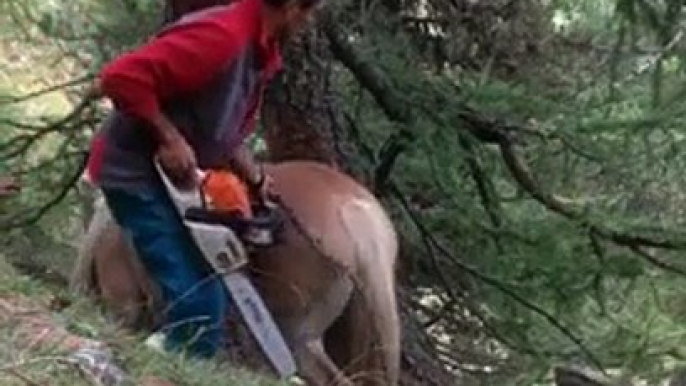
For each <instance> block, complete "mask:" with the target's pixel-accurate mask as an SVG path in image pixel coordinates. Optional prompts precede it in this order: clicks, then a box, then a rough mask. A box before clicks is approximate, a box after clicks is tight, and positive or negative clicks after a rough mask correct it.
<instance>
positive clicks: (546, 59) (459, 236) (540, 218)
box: [0, 0, 686, 385]
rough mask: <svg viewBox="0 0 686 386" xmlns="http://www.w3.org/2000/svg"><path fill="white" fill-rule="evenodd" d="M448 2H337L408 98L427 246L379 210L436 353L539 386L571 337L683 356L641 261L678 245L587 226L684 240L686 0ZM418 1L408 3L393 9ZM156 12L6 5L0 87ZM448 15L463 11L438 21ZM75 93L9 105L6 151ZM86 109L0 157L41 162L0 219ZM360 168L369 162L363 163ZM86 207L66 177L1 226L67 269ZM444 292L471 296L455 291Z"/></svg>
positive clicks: (368, 105) (570, 356)
mask: <svg viewBox="0 0 686 386" xmlns="http://www.w3.org/2000/svg"><path fill="white" fill-rule="evenodd" d="M381 3H383V4H381ZM457 3H459V4H460V6H461V7H462V8H461V9H460V10H457V9H455V8H454V7H452V6H451V5H448V4H445V3H444V2H440V1H438V0H435V1H431V2H430V4H429V5H430V6H428V7H427V8H429V9H428V10H426V14H425V15H420V16H422V17H421V18H420V17H419V16H418V19H422V18H424V19H422V20H419V21H415V22H414V24H412V23H411V22H409V21H407V20H406V18H404V17H400V16H399V15H398V13H397V12H396V11H394V10H393V7H392V5H393V4H395V3H394V2H390V1H388V2H379V3H375V2H369V3H366V2H357V3H355V6H354V7H353V6H350V7H349V8H346V9H343V7H342V6H341V9H340V10H339V13H340V14H339V15H338V17H339V19H340V20H341V21H345V23H342V24H343V26H342V27H341V28H345V29H346V31H348V32H350V33H351V34H352V33H353V32H354V33H355V34H356V36H357V38H356V39H355V42H354V47H355V48H356V50H357V53H358V54H359V55H360V56H362V58H363V59H364V60H366V61H368V62H370V63H371V64H372V65H373V66H374V67H375V68H377V69H379V71H380V73H382V74H383V75H384V76H386V77H387V80H388V84H389V85H390V88H391V89H392V90H393V91H394V92H395V93H396V94H397V96H398V99H400V100H401V102H402V103H405V104H406V106H407V108H408V110H409V109H412V112H411V114H412V120H411V122H410V123H409V124H407V125H406V127H401V128H402V129H404V130H407V131H409V132H411V133H412V134H413V135H414V136H415V137H416V140H415V141H414V142H412V143H411V145H410V149H409V150H408V151H407V152H405V153H404V154H403V156H402V157H401V159H400V161H399V162H398V164H397V165H396V167H395V172H394V175H393V178H394V180H395V181H396V182H397V184H398V185H399V186H400V188H401V190H402V191H403V193H404V196H405V198H406V200H407V201H408V203H409V206H410V208H411V209H412V210H413V212H415V214H417V213H418V215H419V217H420V218H421V220H420V221H421V223H422V225H423V226H424V227H425V228H426V230H428V232H429V233H430V236H431V238H433V239H434V240H433V241H427V235H425V234H422V231H421V230H418V229H417V227H416V226H415V225H414V224H413V221H412V218H411V216H410V215H409V214H408V212H407V210H406V209H404V208H402V206H403V205H400V204H399V203H398V202H397V200H388V204H389V208H390V209H391V211H392V212H393V214H394V218H395V220H396V225H397V228H398V229H399V230H401V233H402V234H403V236H404V241H405V242H406V243H407V250H409V251H412V256H410V257H408V259H412V264H411V266H412V267H413V269H412V272H411V277H412V280H413V281H412V285H414V286H415V287H416V292H417V293H426V292H429V293H431V294H433V295H434V296H436V298H437V299H438V300H437V302H438V303H439V304H443V305H445V304H448V306H446V307H448V310H449V311H452V312H448V313H444V316H443V317H442V318H438V322H436V324H435V325H434V326H433V327H432V330H431V331H443V332H444V333H446V334H449V335H450V336H449V337H448V338H446V339H447V340H448V341H449V343H447V347H448V348H445V347H444V346H441V347H444V351H446V352H449V353H458V354H457V355H448V354H446V355H447V356H450V357H451V358H450V359H449V360H446V361H447V362H450V363H451V364H453V365H455V366H456V367H459V364H462V363H465V362H469V361H470V360H471V358H470V355H471V354H473V353H474V352H479V353H485V354H484V355H487V356H489V357H497V358H498V359H497V360H495V359H494V363H496V366H495V367H496V370H497V371H495V373H496V375H493V376H490V377H489V376H486V375H484V376H483V378H484V379H485V380H484V381H483V382H484V384H489V385H496V384H508V385H512V384H520V385H532V384H541V382H543V381H544V379H545V377H546V376H547V369H548V368H549V366H550V365H551V364H552V363H555V362H557V361H559V360H572V361H585V362H586V363H590V362H591V358H590V357H589V355H588V352H585V351H584V350H583V349H582V348H581V347H580V346H579V344H577V343H578V342H577V343H575V342H574V341H573V339H572V338H573V337H576V338H578V340H580V341H581V343H582V345H583V347H584V348H585V349H586V350H588V351H589V352H591V353H592V354H593V357H595V359H597V360H598V361H600V362H601V363H602V364H603V365H604V366H605V367H615V368H621V369H623V370H624V371H626V372H628V373H631V374H635V375H637V376H641V377H645V378H647V379H649V380H655V379H659V378H660V377H661V376H662V374H663V373H664V372H665V371H667V370H668V369H669V368H670V367H672V366H673V365H674V364H678V363H682V362H683V361H684V353H683V348H682V346H683V343H684V339H685V338H686V336H685V335H684V329H683V327H682V326H683V310H684V307H685V304H684V301H683V299H684V298H685V295H686V293H685V292H686V290H685V289H684V286H683V280H684V279H683V277H682V275H679V274H676V273H674V272H668V271H666V270H665V269H663V268H659V267H656V264H655V262H656V261H657V262H658V265H663V266H664V265H665V264H666V265H669V266H675V267H676V268H677V270H678V269H681V270H684V268H683V267H684V264H683V262H681V261H680V259H681V257H682V256H681V254H682V252H680V251H678V250H677V251H670V250H657V249H649V248H641V249H638V250H636V249H635V248H633V249H632V248H631V246H627V245H619V244H618V243H617V242H615V241H613V240H612V238H611V237H602V235H600V236H599V235H598V234H597V232H596V233H594V232H593V228H592V227H591V225H597V226H601V227H603V229H605V228H607V229H612V230H617V231H618V232H620V233H621V232H630V233H632V234H634V233H638V234H641V235H648V236H650V237H656V238H670V239H681V240H686V238H685V237H683V235H682V234H681V233H682V232H681V228H682V227H683V223H684V222H683V218H684V215H686V212H684V208H685V207H686V201H685V200H686V197H685V196H684V194H683V191H684V188H686V179H685V177H684V173H683V170H684V168H685V167H686V158H685V157H684V153H683V152H682V151H681V149H682V148H683V144H684V141H685V140H686V135H685V134H686V133H684V122H685V119H684V118H686V116H685V113H686V104H685V103H684V95H685V94H686V91H685V90H686V88H685V87H684V84H686V83H685V82H684V80H686V79H685V74H686V71H684V70H685V67H684V56H683V54H684V50H683V43H682V42H681V40H679V39H681V38H680V37H679V28H678V25H679V23H681V22H683V15H682V12H681V7H677V6H676V5H675V4H677V2H674V1H664V2H657V1H652V2H651V1H645V0H617V1H616V2H614V1H609V0H603V1H600V0H595V1H593V0H587V1H566V0H564V1H563V0H557V1H550V2H547V3H546V5H545V6H542V5H541V4H542V2H534V1H522V2H514V3H512V2H499V1H494V2H473V1H458V2H457ZM501 3H502V4H501ZM505 3H512V4H515V3H516V4H515V5H512V7H511V8H507V4H505ZM396 5H398V4H396ZM414 5H416V4H414V2H411V1H410V2H403V7H405V11H406V12H405V14H406V15H412V14H413V13H412V12H411V10H412V9H413V6H414ZM398 6H399V5H398ZM156 7H157V2H154V1H126V2H103V1H88V0H79V1H70V2H65V1H51V2H47V1H44V0H34V1H26V0H24V1H19V0H12V1H9V0H8V1H5V2H3V3H0V10H2V11H3V12H1V13H0V15H4V16H1V17H0V18H3V19H2V20H3V21H4V23H0V33H1V34H2V45H0V49H2V50H3V53H8V55H13V56H14V57H15V58H18V60H12V61H10V60H8V61H2V62H0V89H3V90H9V91H8V92H7V93H6V94H11V95H13V96H16V95H20V94H21V95H23V94H26V93H30V92H35V91H36V90H38V89H40V88H42V85H40V84H36V83H37V82H36V81H37V80H42V81H47V83H49V84H50V85H54V84H58V83H64V82H68V81H69V80H71V79H75V78H79V77H81V76H83V74H84V73H94V72H96V71H97V70H98V69H99V68H100V66H101V65H102V63H103V62H104V61H106V60H108V59H109V58H111V57H112V56H113V55H114V54H116V53H117V52H121V51H122V50H125V49H127V48H129V47H132V46H133V45H135V44H137V43H139V42H141V41H142V40H143V39H144V38H145V37H146V36H149V35H150V34H151V33H152V32H153V31H154V30H155V28H156V27H157V24H158V23H159V20H158V19H159V18H158V16H157V12H158V10H157V8H156ZM450 17H459V18H458V19H455V20H458V21H453V22H444V21H443V20H444V19H450ZM408 18H409V17H408ZM432 18H435V19H437V20H439V21H438V22H431V20H433V19H432ZM376 20H385V21H388V24H384V23H379V22H377V21H376ZM427 20H428V21H427ZM432 23H433V24H432ZM408 26H412V28H410V27H408ZM427 31H428V32H427ZM436 31H439V32H436ZM11 42H14V43H11ZM427 47H428V48H427ZM8 55H3V57H9V56H8ZM336 70H337V71H336V78H335V81H336V85H337V89H338V91H339V94H340V96H341V100H342V106H341V107H342V109H343V112H345V113H346V114H348V115H349V116H350V117H351V118H352V119H353V120H354V121H355V122H356V127H357V128H358V129H359V131H360V133H359V137H360V138H363V139H364V141H363V142H364V143H365V145H366V146H369V147H370V148H372V149H377V148H380V147H381V144H382V143H383V141H385V140H386V139H387V138H388V136H389V135H390V134H391V133H393V132H395V131H397V130H398V129H399V126H402V125H399V124H396V123H392V122H389V120H388V119H387V117H386V116H385V115H384V114H383V113H382V112H381V111H380V110H379V109H378V106H377V105H376V103H375V101H374V99H373V98H372V97H371V96H370V95H369V94H368V93H367V92H366V91H364V85H360V84H359V83H358V82H357V81H356V80H355V79H353V78H352V77H351V75H350V74H349V73H348V72H347V71H345V69H344V68H342V66H338V67H337V68H336ZM82 92H83V83H75V84H70V85H69V87H65V88H60V90H59V91H57V92H52V93H48V94H46V95H43V96H41V97H40V98H32V99H28V100H26V101H22V102H21V103H13V104H11V105H8V104H3V105H2V106H1V109H0V130H2V132H3V136H2V140H1V142H0V157H1V156H3V155H7V154H9V153H11V152H13V151H14V150H17V149H18V147H20V146H21V144H22V143H23V142H21V141H19V142H18V143H17V142H16V140H14V139H15V138H20V137H21V136H22V135H25V134H27V133H29V134H35V133H37V132H40V130H41V128H42V127H46V125H50V124H51V123H52V122H55V121H58V122H59V121H60V120H63V121H64V117H65V115H67V116H68V114H69V112H70V110H71V109H73V108H74V106H75V105H76V104H77V101H78V96H79V95H81V93H82ZM5 99H7V98H5ZM465 104H469V105H470V106H471V107H472V108H474V109H476V110H478V111H480V112H482V113H486V114H487V115H490V116H495V117H499V118H504V119H506V120H507V121H508V122H513V123H515V124H516V125H519V126H526V127H527V128H528V130H527V131H528V132H529V134H525V135H522V138H523V140H522V142H523V148H522V149H523V151H524V152H525V154H524V156H525V159H526V161H527V162H528V165H529V167H530V170H531V172H532V174H533V176H534V177H535V179H536V183H537V184H538V185H539V186H540V187H541V188H542V189H543V190H544V192H546V193H554V194H555V195H556V197H560V198H561V200H562V201H563V202H565V203H567V204H569V205H570V206H571V207H573V208H575V213H581V215H579V216H578V217H576V218H571V219H570V218H568V217H565V216H564V215H563V214H560V213H556V212H554V211H551V209H550V208H549V207H546V206H544V205H542V204H541V202H540V200H536V199H534V198H533V197H532V196H531V195H530V194H529V193H527V192H526V191H525V189H524V188H523V187H522V184H521V181H518V180H516V179H515V178H514V177H513V174H512V172H511V170H510V169H508V167H507V165H506V164H505V162H504V161H503V158H502V156H501V153H500V150H499V149H498V148H497V147H496V146H487V145H483V144H482V143H480V142H479V141H476V140H474V139H473V138H471V137H470V136H468V135H466V134H465V130H464V129H465V127H467V126H468V122H465V121H464V116H463V114H462V113H463V112H464V106H465ZM98 107H99V106H92V105H89V106H88V107H87V108H84V109H83V111H81V112H80V113H79V114H77V116H78V117H79V118H78V119H69V120H66V122H62V125H61V126H59V127H58V128H57V129H55V130H52V131H51V133H50V134H49V135H48V134H45V136H44V137H41V138H40V140H37V141H36V142H35V143H31V146H30V147H29V148H28V150H27V151H24V152H21V153H22V154H21V155H20V156H16V157H9V158H7V157H6V158H2V159H3V161H2V162H0V173H3V172H6V171H8V170H15V171H16V170H24V169H26V168H29V167H30V168H35V169H31V170H27V172H26V175H25V176H24V177H23V182H24V183H25V185H26V187H27V188H26V189H25V192H24V193H23V194H22V195H21V197H19V198H16V199H11V200H9V201H5V202H3V203H0V210H1V211H2V212H0V217H2V216H4V215H8V216H9V217H11V218H12V219H13V218H15V216H19V217H18V218H20V219H26V218H29V219H30V218H31V217H32V215H33V214H35V213H36V208H37V207H40V206H41V205H40V203H41V202H45V201H46V200H48V201H49V200H50V199H51V198H53V197H54V196H55V194H56V191H57V190H59V187H60V186H61V185H63V184H64V181H65V180H66V179H68V178H69V177H70V174H71V173H73V172H74V171H76V170H77V164H78V162H79V160H80V158H79V156H80V153H79V151H81V150H83V149H84V148H85V144H86V141H87V139H88V137H89V133H88V130H86V129H87V128H90V129H93V127H94V126H95V125H96V124H97V122H98V120H99V119H100V118H101V117H102V115H101V114H102V109H100V108H98ZM46 122H47V123H46ZM26 126H28V127H26ZM351 136H354V135H352V134H351ZM13 140H14V141H15V142H13ZM255 140H256V144H257V141H259V139H258V138H256V139H255ZM360 153H362V151H360ZM358 158H359V159H364V157H362V156H360V157H358ZM360 162H361V163H362V164H363V165H364V166H365V167H370V165H373V164H374V162H375V160H373V159H372V160H370V159H364V161H360ZM84 213H87V208H86V207H84V206H83V197H82V196H81V195H80V194H79V192H78V191H74V190H70V191H69V194H68V195H67V196H66V198H65V199H64V200H62V201H61V203H60V204H59V205H57V206H56V207H54V208H53V209H52V210H51V211H50V212H48V214H47V215H46V216H44V217H42V220H41V222H40V223H39V224H38V225H33V226H32V227H29V228H26V229H21V230H18V229H14V230H13V231H12V232H7V235H6V236H5V235H3V237H5V238H8V239H10V240H9V241H11V248H10V249H8V251H12V255H13V256H14V257H13V258H19V259H24V258H29V257H31V258H34V259H37V260H41V261H47V262H49V264H51V265H52V264H56V265H57V264H68V263H69V261H70V254H71V255H73V247H74V244H76V243H77V240H78V235H79V234H80V232H81V225H82V223H81V221H82V217H83V216H84ZM606 236H607V235H606ZM434 242H435V243H436V244H440V245H441V246H444V250H447V252H448V253H440V252H439V251H438V249H439V248H437V247H436V245H435V244H433V243H434ZM625 244H626V243H625ZM683 244H684V243H683V242H682V243H681V245H680V246H681V247H683ZM427 245H429V246H430V248H428V247H427ZM46 251H49V252H46ZM70 251H71V253H70ZM637 252H638V253H637ZM408 254H409V253H408ZM58 262H59V263H58ZM67 266H68V265H67ZM437 267H438V268H437ZM446 282H447V285H446ZM17 286H18V287H21V286H20V285H19V284H17ZM446 287H451V288H446ZM17 289H21V288H17ZM456 294H457V295H456ZM452 296H461V297H463V298H466V299H467V300H465V299H459V300H455V299H452V300H453V302H451V301H450V298H451V297H452ZM428 308H429V310H420V309H419V307H418V309H417V310H415V312H416V314H419V315H420V316H419V317H420V318H423V319H426V320H428V319H430V317H429V314H430V313H431V312H436V310H435V309H436V308H438V307H437V306H433V309H432V307H428ZM465 309H469V310H468V311H466V310H465ZM465 314H470V315H472V316H473V317H464V316H463V315H465ZM474 319H479V321H475V320H474ZM555 322H556V323H557V325H556V324H555ZM456 326H457V327H456ZM560 326H562V329H561V328H560ZM570 335H571V336H570ZM467 341H468V342H469V343H465V342H467ZM441 344H443V345H446V343H441ZM437 346H440V345H438V344H437ZM503 353H504V354H503ZM503 357H504V358H505V359H502V358H503ZM512 369H515V370H516V372H517V377H516V380H515V381H514V383H513V377H512V372H513V370H512ZM499 376H500V378H498V377H499Z"/></svg>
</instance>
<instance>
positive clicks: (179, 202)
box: [153, 159, 207, 213]
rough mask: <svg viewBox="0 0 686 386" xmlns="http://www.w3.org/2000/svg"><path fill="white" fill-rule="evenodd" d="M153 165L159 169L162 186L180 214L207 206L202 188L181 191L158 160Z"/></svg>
mask: <svg viewBox="0 0 686 386" xmlns="http://www.w3.org/2000/svg"><path fill="white" fill-rule="evenodd" d="M153 164H154V166H155V168H156V169H157V174H158V175H159V176H160V179H161V180H162V184H163V185H164V187H165V189H166V191H167V193H168V194H169V196H170V198H171V200H172V201H173V202H174V205H176V207H177V209H178V210H179V212H180V213H185V212H186V210H187V209H188V208H191V207H203V208H204V207H206V206H207V205H206V202H205V196H204V194H203V192H202V189H201V187H200V186H197V187H196V188H194V189H190V190H181V189H179V188H178V187H177V186H176V185H174V183H173V182H172V180H171V178H169V176H168V175H167V173H166V172H165V171H164V169H163V168H162V165H161V164H160V162H159V161H158V160H157V159H155V160H153Z"/></svg>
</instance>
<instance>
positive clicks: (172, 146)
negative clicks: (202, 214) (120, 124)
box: [152, 113, 198, 189]
mask: <svg viewBox="0 0 686 386" xmlns="http://www.w3.org/2000/svg"><path fill="white" fill-rule="evenodd" d="M152 126H153V129H154V130H155V134H156V137H157V140H158V143H159V147H158V149H157V158H158V160H159V161H160V164H161V166H162V169H164V171H165V172H166V173H168V174H169V178H170V179H171V180H172V182H173V183H174V185H176V187H178V188H180V189H193V188H195V187H196V186H198V177H197V173H196V169H197V165H198V163H197V160H196V158H195V153H194V152H193V149H192V148H191V147H190V146H189V145H188V142H186V139H185V138H184V137H183V136H182V135H181V134H180V133H179V131H178V130H177V129H176V127H175V126H174V124H172V123H171V121H169V119H167V118H166V117H165V116H164V115H162V114H161V113H160V114H158V115H157V116H156V117H155V119H153V122H152Z"/></svg>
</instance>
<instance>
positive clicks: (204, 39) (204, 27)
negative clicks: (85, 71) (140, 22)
mask: <svg viewBox="0 0 686 386" xmlns="http://www.w3.org/2000/svg"><path fill="white" fill-rule="evenodd" d="M229 12H231V11H229ZM240 17H241V15H240V13H238V12H235V10H234V11H233V13H228V12H223V13H219V14H217V15H213V16H210V17H206V18H204V19H200V20H197V21H193V22H188V23H186V24H183V25H179V26H177V27H172V28H171V29H170V30H169V31H168V32H165V33H164V34H163V35H161V36H159V37H157V38H155V39H153V40H151V41H150V42H149V43H147V44H145V45H143V46H141V47H140V48H138V49H136V50H133V51H130V52H128V53H125V54H123V55H121V56H119V57H118V58H116V59H115V60H113V61H112V62H110V63H108V64H107V65H106V66H105V68H104V69H103V71H102V72H101V73H100V79H99V82H98V86H97V88H98V90H97V92H99V93H101V94H102V96H105V97H108V98H110V99H111V100H112V102H113V104H114V105H115V106H116V107H117V108H118V109H120V110H122V111H124V112H126V113H128V114H130V115H132V116H135V117H137V118H140V119H142V120H144V121H146V122H148V123H149V124H150V125H151V126H152V127H153V128H154V130H155V132H156V134H157V137H158V138H159V139H160V140H162V141H165V140H169V139H170V138H172V139H173V138H177V137H178V135H179V134H178V132H177V131H176V129H175V128H174V126H173V125H172V124H171V122H170V121H169V120H168V119H167V118H166V117H165V116H164V114H163V113H162V112H161V109H160V102H161V101H163V100H165V99H169V98H173V97H174V96H176V95H180V94H184V93H188V92H191V91H194V90H198V89H200V88H202V87H203V86H204V85H205V84H207V83H208V82H210V81H211V80H212V79H213V77H215V76H216V75H217V74H218V73H219V72H220V71H221V70H222V69H223V68H225V65H226V63H227V62H229V61H230V60H231V59H232V58H233V57H235V56H237V55H238V54H239V52H240V50H241V49H242V48H243V46H244V45H245V44H246V43H247V42H248V32H246V31H249V29H248V28H244V26H242V25H241V20H240Z"/></svg>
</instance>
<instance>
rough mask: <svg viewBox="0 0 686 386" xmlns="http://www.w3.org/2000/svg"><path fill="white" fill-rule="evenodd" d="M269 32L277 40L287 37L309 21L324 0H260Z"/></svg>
mask: <svg viewBox="0 0 686 386" xmlns="http://www.w3.org/2000/svg"><path fill="white" fill-rule="evenodd" d="M262 2H263V3H264V5H265V22H266V26H267V29H268V30H269V33H270V34H271V35H272V36H273V37H274V38H276V39H278V40H283V39H287V38H289V37H290V36H292V35H293V34H295V33H296V32H298V30H300V29H301V28H302V27H304V26H305V25H306V24H307V22H308V21H309V19H310V17H311V16H312V14H313V13H314V11H315V10H316V9H317V8H318V7H319V6H320V5H321V4H322V3H323V2H324V0H262Z"/></svg>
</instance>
